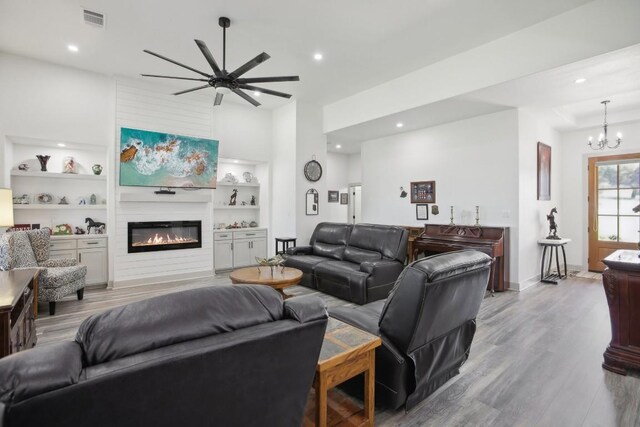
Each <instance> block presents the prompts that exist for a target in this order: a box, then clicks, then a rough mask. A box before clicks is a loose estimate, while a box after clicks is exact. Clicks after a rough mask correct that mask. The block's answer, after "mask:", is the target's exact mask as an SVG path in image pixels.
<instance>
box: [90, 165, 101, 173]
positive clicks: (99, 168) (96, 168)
mask: <svg viewBox="0 0 640 427" xmlns="http://www.w3.org/2000/svg"><path fill="white" fill-rule="evenodd" d="M91 169H92V170H93V174H94V175H100V174H101V173H102V166H100V165H99V164H95V165H93V167H92V168H91Z"/></svg>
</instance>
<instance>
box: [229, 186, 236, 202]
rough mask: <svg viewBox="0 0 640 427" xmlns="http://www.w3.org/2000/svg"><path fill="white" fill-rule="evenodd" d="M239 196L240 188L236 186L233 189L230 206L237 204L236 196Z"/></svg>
mask: <svg viewBox="0 0 640 427" xmlns="http://www.w3.org/2000/svg"><path fill="white" fill-rule="evenodd" d="M237 197H238V190H237V189H236V188H234V189H233V192H231V198H230V199H229V206H235V205H236V198H237Z"/></svg>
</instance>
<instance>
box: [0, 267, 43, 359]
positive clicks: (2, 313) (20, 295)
mask: <svg viewBox="0 0 640 427" xmlns="http://www.w3.org/2000/svg"><path fill="white" fill-rule="evenodd" d="M38 271H39V270H38V269H37V268H30V269H24V270H10V271H0V357H4V356H8V355H10V354H12V353H17V352H19V351H22V350H26V349H29V348H31V347H33V346H34V345H36V339H37V338H36V322H35V319H36V316H37V313H38V312H37V310H38V302H37V301H38V300H37V298H38Z"/></svg>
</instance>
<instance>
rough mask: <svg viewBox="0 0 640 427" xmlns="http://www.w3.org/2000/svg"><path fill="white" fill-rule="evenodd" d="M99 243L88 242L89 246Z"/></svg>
mask: <svg viewBox="0 0 640 427" xmlns="http://www.w3.org/2000/svg"><path fill="white" fill-rule="evenodd" d="M98 243H99V242H87V245H97V244H98Z"/></svg>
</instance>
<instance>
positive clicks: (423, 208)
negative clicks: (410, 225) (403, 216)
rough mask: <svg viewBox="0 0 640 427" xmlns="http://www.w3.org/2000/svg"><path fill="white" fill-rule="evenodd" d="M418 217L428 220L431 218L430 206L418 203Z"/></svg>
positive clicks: (421, 219) (420, 219)
mask: <svg viewBox="0 0 640 427" xmlns="http://www.w3.org/2000/svg"><path fill="white" fill-rule="evenodd" d="M416 219H417V220H418V221H426V220H428V219H429V206H427V205H424V204H419V205H416Z"/></svg>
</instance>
